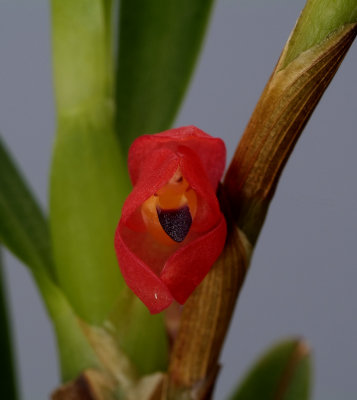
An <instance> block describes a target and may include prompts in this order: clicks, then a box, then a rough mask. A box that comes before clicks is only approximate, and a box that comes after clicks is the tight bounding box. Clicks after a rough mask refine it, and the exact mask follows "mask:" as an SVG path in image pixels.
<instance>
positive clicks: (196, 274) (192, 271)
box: [160, 214, 227, 304]
mask: <svg viewBox="0 0 357 400" xmlns="http://www.w3.org/2000/svg"><path fill="white" fill-rule="evenodd" d="M226 234H227V226H226V221H225V219H224V217H223V215H222V214H221V219H220V222H219V224H218V225H217V226H216V227H215V228H214V229H212V230H211V231H209V232H207V233H206V234H205V235H202V236H199V237H198V238H197V239H196V240H194V241H192V242H191V243H189V244H188V245H187V246H184V247H181V248H180V249H179V250H178V251H177V252H175V253H174V254H173V255H172V256H171V257H170V258H169V259H168V260H167V262H166V264H165V267H164V269H163V271H162V273H161V276H160V277H161V280H162V282H163V283H164V284H165V285H166V286H167V287H168V289H169V290H170V292H171V294H172V296H173V297H174V298H175V300H176V301H178V302H179V303H181V304H184V303H185V301H186V300H187V298H188V297H189V296H190V294H191V293H192V292H193V291H194V289H195V288H196V287H197V286H198V285H199V284H200V283H201V281H202V279H203V278H204V277H205V276H206V274H207V273H208V271H209V270H210V268H211V267H212V265H213V263H214V262H215V261H216V260H217V258H218V256H219V255H220V254H221V252H222V250H223V247H224V243H225V239H226Z"/></svg>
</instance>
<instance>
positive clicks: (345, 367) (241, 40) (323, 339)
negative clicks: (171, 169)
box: [0, 0, 357, 400]
mask: <svg viewBox="0 0 357 400" xmlns="http://www.w3.org/2000/svg"><path fill="white" fill-rule="evenodd" d="M303 4H304V1H303V0H269V1H267V0H241V1H238V0H217V5H216V8H215V12H214V14H213V18H212V22H211V26H210V30H209V34H208V36H207V40H206V43H205V47H204V50H203V53H202V57H201V58H200V61H199V64H198V69H197V71H196V74H195V76H194V79H193V82H192V86H191V88H190V90H189V92H188V96H187V98H186V100H185V102H184V105H183V108H182V110H181V112H180V114H179V117H178V119H177V122H176V124H175V125H176V126H180V125H187V124H196V125H197V126H199V127H200V128H201V129H203V130H206V131H207V132H209V133H211V134H213V135H216V136H220V137H222V138H223V139H224V140H225V141H226V144H227V148H228V156H229V157H228V159H229V158H230V157H231V155H232V153H233V150H234V148H235V146H236V143H237V141H238V139H239V137H240V135H241V132H242V131H243V129H244V127H245V124H246V123H247V121H248V119H249V116H250V113H251V112H252V110H253V107H254V105H255V103H256V101H257V99H258V97H259V94H260V92H261V90H262V89H263V86H264V84H265V82H266V80H267V78H268V77H269V75H270V73H271V70H272V68H273V66H274V64H275V62H276V60H277V57H278V56H279V53H280V50H281V48H282V46H283V44H284V42H285V40H286V39H287V37H288V35H289V33H290V31H291V29H292V27H293V26H294V23H295V20H296V18H297V16H298V14H299V12H300V10H301V9H302V7H303ZM49 35H50V32H49V9H48V3H47V1H45V0H30V1H25V0H1V1H0V130H1V132H2V133H3V135H4V136H5V139H6V141H7V143H8V145H9V146H10V147H11V149H12V151H13V153H14V154H15V156H16V158H17V160H18V162H19V164H20V166H21V167H22V170H23V171H24V174H25V176H26V178H27V179H28V180H29V182H30V183H31V185H32V187H33V189H34V191H35V193H36V195H37V197H38V198H39V200H40V202H41V203H42V205H43V206H44V208H45V209H47V190H48V172H49V164H50V154H51V148H52V143H53V133H54V129H55V122H54V110H53V99H52V88H51V62H50V38H49V37H50V36H49ZM356 50H357V48H356V46H354V47H353V48H352V49H351V51H350V52H349V54H348V56H347V57H346V59H345V61H344V63H343V65H342V67H341V68H340V70H339V72H338V74H337V76H336V77H335V78H334V81H333V83H332V84H331V85H330V87H329V89H328V90H327V92H326V94H325V96H324V98H323V100H322V101H321V102H320V104H319V106H318V107H317V109H316V112H315V114H314V116H313V117H312V118H311V120H310V122H309V124H308V126H307V128H306V129H305V132H304V133H303V135H302V137H301V139H300V141H299V143H298V144H297V146H296V149H295V152H294V154H293V155H292V157H291V159H290V161H289V163H288V165H287V167H286V169H285V172H284V174H283V176H282V178H281V182H280V184H279V187H278V190H277V194H276V196H275V199H274V201H273V203H272V206H271V208H270V212H269V215H268V218H267V220H266V223H265V226H264V229H263V231H262V234H261V236H260V239H259V242H258V245H257V248H256V251H255V254H254V258H253V263H252V266H251V270H250V272H249V275H248V278H247V280H246V284H245V287H244V289H243V291H242V294H241V296H240V300H239V304H238V307H237V310H236V314H235V317H234V320H233V322H232V325H231V329H230V332H229V335H228V339H227V342H226V345H225V348H224V351H223V357H222V364H223V369H222V371H221V377H220V379H219V382H218V385H217V399H218V400H220V399H223V398H224V396H225V395H226V394H227V393H228V392H229V390H230V388H231V387H232V385H233V384H234V383H235V382H236V381H237V378H238V377H239V376H241V375H242V373H244V371H245V370H246V368H247V367H248V366H249V365H250V364H251V362H252V361H253V359H255V358H256V357H257V356H258V354H259V353H260V352H261V351H263V350H264V349H265V348H266V347H267V346H269V345H270V344H271V343H273V342H274V341H275V340H277V339H280V338H282V337H286V336H288V335H302V336H303V337H305V338H306V339H307V340H308V342H309V343H310V345H311V347H312V348H313V353H314V370H315V371H314V376H315V384H314V390H313V398H314V399H316V400H340V399H343V400H355V399H356V398H357V380H356V377H355V375H356V370H357V347H356V337H357V318H356V317H357V315H356V302H357V291H356V285H357V261H356V259H357V257H356V237H357V210H356V203H357V202H356V198H357V183H356V179H355V176H356V175H355V170H356V168H357V160H356V158H355V152H356V148H357V135H356V125H357V113H356V101H355V91H356V78H355V72H356V65H357V51H356ZM6 272H7V279H8V288H9V292H10V298H11V309H12V311H13V315H14V318H13V327H14V335H15V341H16V345H17V351H16V353H17V359H18V370H19V374H20V380H21V388H22V394H23V399H24V400H35V399H45V398H46V397H47V396H48V394H49V392H50V391H51V390H52V389H53V388H54V387H55V386H56V385H57V383H58V368H57V366H56V361H55V347H54V340H53V335H52V331H51V325H50V323H49V321H48V319H47V316H46V313H45V310H44V308H43V306H42V304H41V301H40V299H39V297H38V294H37V292H36V289H35V288H34V286H33V283H32V281H31V278H30V276H29V274H28V272H27V271H26V269H24V268H23V266H22V265H20V264H19V262H17V261H16V260H15V259H14V258H13V257H12V256H11V255H9V254H6Z"/></svg>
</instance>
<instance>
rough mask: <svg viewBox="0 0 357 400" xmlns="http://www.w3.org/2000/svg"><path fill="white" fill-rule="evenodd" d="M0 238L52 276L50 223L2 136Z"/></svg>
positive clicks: (26, 260) (0, 141) (0, 157)
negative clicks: (48, 223)
mask: <svg viewBox="0 0 357 400" xmlns="http://www.w3.org/2000/svg"><path fill="white" fill-rule="evenodd" d="M0 238H1V240H2V241H3V243H4V244H5V245H6V246H7V247H8V248H9V249H10V250H11V251H12V252H13V253H14V254H15V255H16V256H17V257H18V258H19V259H20V260H21V261H23V262H24V263H25V264H27V265H28V266H30V267H31V268H32V269H35V270H36V269H38V268H46V269H47V270H48V271H49V272H50V273H51V276H52V277H53V270H52V261H51V250H50V238H49V230H48V226H47V222H46V220H45V218H44V216H43V214H42V211H41V210H40V208H39V206H38V204H37V203H36V200H35V199H34V197H33V196H32V194H31V192H30V190H29V188H28V186H27V185H26V183H25V181H24V180H23V178H22V176H21V174H20V172H19V171H18V170H17V168H16V166H15V163H14V161H13V160H12V158H11V157H10V155H9V153H8V152H7V150H6V148H5V146H4V144H3V142H2V140H1V136H0Z"/></svg>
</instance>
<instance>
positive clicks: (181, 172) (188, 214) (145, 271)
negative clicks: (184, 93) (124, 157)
mask: <svg viewBox="0 0 357 400" xmlns="http://www.w3.org/2000/svg"><path fill="white" fill-rule="evenodd" d="M225 158H226V150H225V145H224V143H223V141H222V140H221V139H218V138H213V137H211V136H209V135H208V134H206V133H204V132H203V131H201V130H200V129H198V128H196V127H194V126H188V127H182V128H177V129H171V130H168V131H165V132H162V133H159V134H156V135H144V136H142V137H140V138H138V139H136V140H135V141H134V143H133V144H132V146H131V148H130V150H129V161H128V164H129V173H130V178H131V181H132V184H133V191H132V192H131V194H130V195H129V196H128V198H127V199H126V201H125V203H124V206H123V210H122V216H121V219H120V221H119V224H118V227H117V230H116V235H115V248H116V253H117V258H118V262H119V266H120V269H121V272H122V274H123V277H124V279H125V281H126V283H127V285H128V286H129V287H130V288H131V289H132V291H133V292H134V293H135V294H136V295H137V296H138V297H139V298H140V299H141V300H142V301H143V303H144V304H145V305H146V306H147V307H148V309H149V311H150V312H151V313H153V314H154V313H158V312H160V311H162V310H163V309H165V308H167V307H168V306H169V305H170V304H171V303H172V302H173V300H176V301H177V302H179V303H180V304H184V303H185V301H186V300H187V298H188V297H189V296H190V294H191V293H192V292H193V290H194V289H195V288H196V287H197V285H198V284H199V283H200V282H201V281H202V279H203V278H204V277H205V275H206V274H207V273H208V271H209V270H210V268H211V267H212V265H213V263H214V262H215V261H216V259H217V258H218V256H219V255H220V253H221V252H222V249H223V246H224V243H225V238H226V230H227V228H226V221H225V219H224V216H223V214H222V212H221V211H220V207H219V203H218V200H217V197H216V190H217V186H218V183H219V181H220V179H221V177H222V174H223V170H224V167H225Z"/></svg>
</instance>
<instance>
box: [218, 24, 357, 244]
mask: <svg viewBox="0 0 357 400" xmlns="http://www.w3.org/2000/svg"><path fill="white" fill-rule="evenodd" d="M356 27H357V24H349V25H346V26H345V27H343V29H340V30H338V31H337V32H335V33H333V34H331V35H330V36H329V37H328V38H327V39H326V40H325V41H324V42H323V43H321V44H319V45H317V46H314V47H312V48H311V49H309V50H307V51H305V52H303V53H301V54H300V55H299V56H298V57H297V58H296V59H295V60H294V61H292V62H291V63H290V64H288V65H287V66H286V67H285V68H282V65H283V62H284V58H285V52H286V50H284V51H283V53H282V55H281V57H280V60H279V62H278V64H277V66H276V68H275V70H274V72H273V74H272V76H271V78H270V80H269V82H268V84H267V86H266V87H265V89H264V91H263V93H262V95H261V98H260V100H259V102H258V104H257V106H256V108H255V110H254V112H253V115H252V117H251V119H250V121H249V123H248V126H247V127H246V130H245V132H244V135H243V137H242V139H241V141H240V143H239V146H238V148H237V151H236V153H235V155H234V158H233V161H232V163H231V165H230V167H229V170H228V172H227V175H226V177H225V181H224V186H225V188H226V189H227V193H228V197H229V200H230V204H231V209H232V212H233V214H234V218H235V221H236V223H237V224H238V226H239V227H240V228H241V229H242V230H243V232H245V234H246V235H247V236H248V238H249V239H250V240H251V242H252V243H254V242H255V241H256V239H257V236H258V234H259V231H260V229H261V226H262V224H263V221H264V217H265V214H266V211H267V208H268V205H269V202H270V200H271V198H272V196H273V194H274V191H275V188H276V185H277V182H278V179H279V177H280V174H281V172H282V169H283V167H284V165H285V163H286V161H287V159H288V157H289V155H290V153H291V151H292V150H293V148H294V145H295V143H296V141H297V139H298V138H299V136H300V134H301V132H302V130H303V128H304V127H305V124H306V123H307V121H308V119H309V118H310V116H311V114H312V112H313V110H314V109H315V107H316V105H317V103H318V101H319V100H320V98H321V96H322V94H323V93H324V91H325V90H326V88H327V86H328V84H329V83H330V81H331V79H332V78H333V76H334V75H335V73H336V71H337V70H338V67H339V65H340V63H341V61H342V60H343V58H344V56H345V54H346V53H347V51H348V49H349V47H350V46H351V44H352V42H353V40H354V38H355V37H356V32H357V28H356ZM288 44H289V42H288V43H287V45H286V46H285V49H287V48H288Z"/></svg>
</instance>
